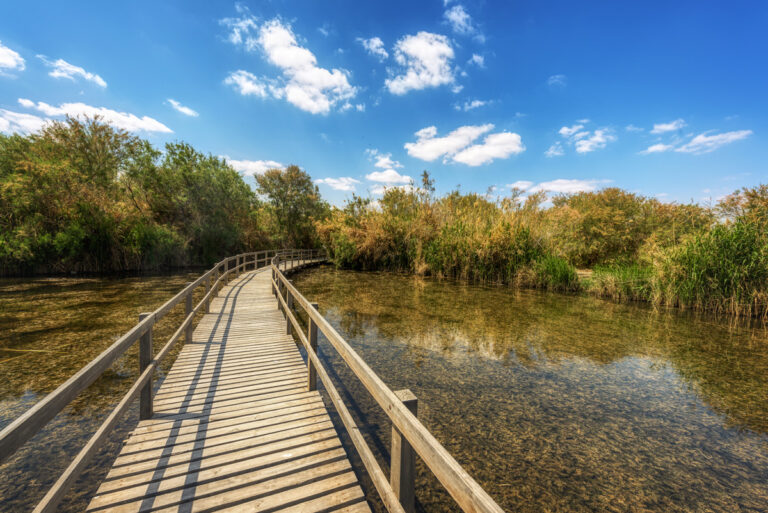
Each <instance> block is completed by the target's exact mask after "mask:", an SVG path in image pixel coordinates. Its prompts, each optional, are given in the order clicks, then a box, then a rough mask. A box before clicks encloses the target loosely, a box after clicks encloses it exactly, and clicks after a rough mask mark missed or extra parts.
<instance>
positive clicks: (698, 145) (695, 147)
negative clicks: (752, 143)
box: [675, 130, 753, 154]
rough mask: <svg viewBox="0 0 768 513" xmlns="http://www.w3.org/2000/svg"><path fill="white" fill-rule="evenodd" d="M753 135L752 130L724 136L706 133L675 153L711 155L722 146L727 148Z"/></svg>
mask: <svg viewBox="0 0 768 513" xmlns="http://www.w3.org/2000/svg"><path fill="white" fill-rule="evenodd" d="M752 133H753V132H752V130H736V131H733V132H724V133H722V134H712V135H708V134H709V132H704V133H703V134H699V135H697V136H695V137H694V138H693V139H691V140H690V141H688V142H687V143H685V144H684V145H682V146H680V147H679V148H677V149H675V151H677V152H680V153H695V154H702V153H709V152H711V151H715V150H716V149H718V148H720V147H722V146H725V145H726V144H730V143H732V142H735V141H740V140H741V139H746V138H747V137H749V136H750V135H752Z"/></svg>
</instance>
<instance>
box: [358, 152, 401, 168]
mask: <svg viewBox="0 0 768 513" xmlns="http://www.w3.org/2000/svg"><path fill="white" fill-rule="evenodd" d="M365 154H366V155H368V158H370V159H371V160H372V161H373V162H374V164H373V165H374V166H375V167H378V168H380V169H395V168H401V167H403V165H402V164H401V163H400V162H398V161H396V160H393V159H392V154H391V153H381V152H380V151H379V150H376V149H368V150H365Z"/></svg>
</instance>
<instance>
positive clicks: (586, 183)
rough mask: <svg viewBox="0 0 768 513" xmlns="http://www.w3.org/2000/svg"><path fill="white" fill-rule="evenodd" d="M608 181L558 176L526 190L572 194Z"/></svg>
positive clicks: (589, 190)
mask: <svg viewBox="0 0 768 513" xmlns="http://www.w3.org/2000/svg"><path fill="white" fill-rule="evenodd" d="M606 183H610V180H576V179H571V180H569V179H566V178H558V179H557V180H551V181H549V182H541V183H539V184H537V185H535V186H533V187H530V188H529V189H527V190H528V192H539V191H544V192H554V193H556V194H574V193H577V192H592V191H594V190H596V189H597V188H598V187H599V186H600V185H601V184H606Z"/></svg>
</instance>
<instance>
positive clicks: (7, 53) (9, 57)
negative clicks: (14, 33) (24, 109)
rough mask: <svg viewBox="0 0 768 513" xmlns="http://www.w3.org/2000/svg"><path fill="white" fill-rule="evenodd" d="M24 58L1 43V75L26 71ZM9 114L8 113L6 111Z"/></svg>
mask: <svg viewBox="0 0 768 513" xmlns="http://www.w3.org/2000/svg"><path fill="white" fill-rule="evenodd" d="M24 67H25V65H24V58H23V57H22V56H21V55H19V52H17V51H15V50H11V49H10V48H8V47H7V46H5V45H3V43H2V41H0V75H2V74H3V72H4V71H6V70H7V71H24ZM6 112H7V111H6Z"/></svg>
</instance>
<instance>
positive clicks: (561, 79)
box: [547, 75, 568, 87]
mask: <svg viewBox="0 0 768 513" xmlns="http://www.w3.org/2000/svg"><path fill="white" fill-rule="evenodd" d="M567 83H568V79H567V78H566V76H565V75H552V76H550V77H549V78H548V79H547V85H548V86H549V87H565V86H566V84H567Z"/></svg>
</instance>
